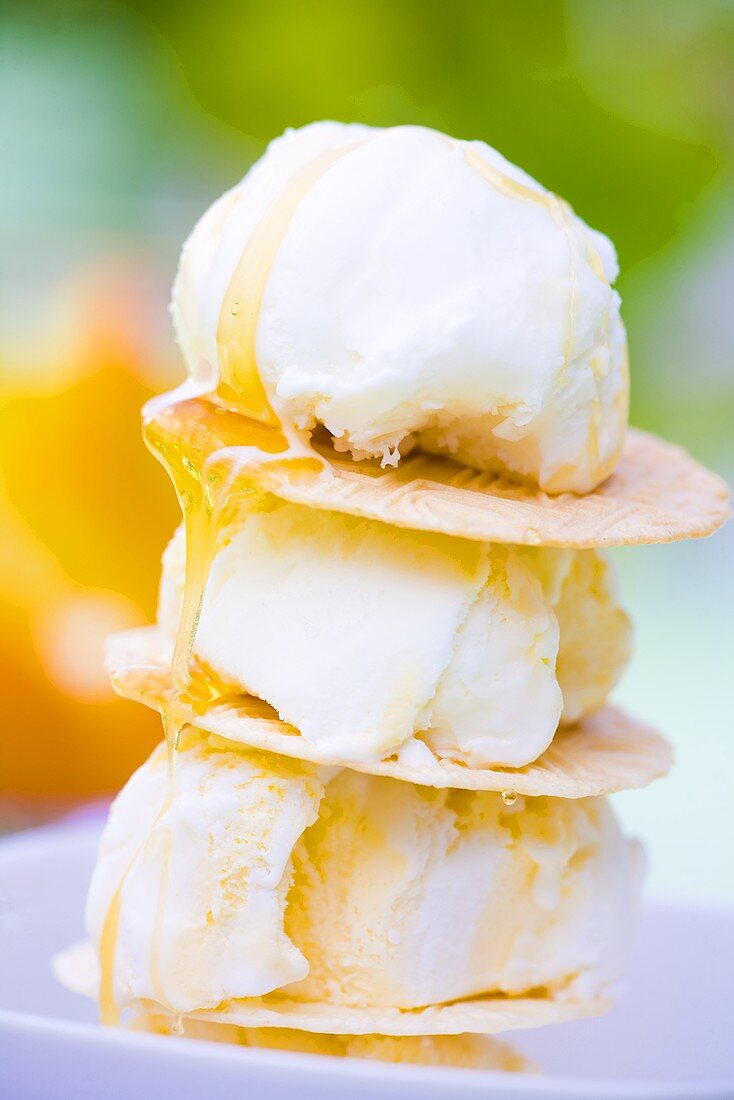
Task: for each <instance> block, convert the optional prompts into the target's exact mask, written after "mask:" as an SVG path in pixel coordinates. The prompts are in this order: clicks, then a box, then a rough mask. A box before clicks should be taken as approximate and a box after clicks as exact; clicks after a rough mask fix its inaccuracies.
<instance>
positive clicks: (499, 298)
mask: <svg viewBox="0 0 734 1100" xmlns="http://www.w3.org/2000/svg"><path fill="white" fill-rule="evenodd" d="M616 275H617V261H616V256H615V252H614V248H613V246H612V245H611V243H610V242H609V240H608V239H607V238H606V237H604V236H603V235H601V234H600V233H597V232H595V231H594V230H592V229H590V228H589V227H588V226H586V225H585V224H584V223H583V222H582V221H581V220H580V219H579V218H578V217H576V215H575V214H574V213H573V212H572V211H571V210H570V208H569V207H568V206H567V205H566V204H565V203H564V202H562V201H561V200H560V199H559V198H557V197H556V196H555V195H552V194H551V193H550V192H548V191H546V190H545V189H544V188H542V187H541V186H540V185H539V184H538V183H536V182H535V181H534V180H533V179H531V178H530V177H529V176H527V175H526V174H525V173H524V172H522V171H521V170H520V169H518V168H516V167H515V166H513V165H512V164H510V163H509V162H507V161H506V160H505V159H504V158H503V157H502V156H501V155H500V154H499V153H497V152H496V151H495V150H494V149H492V148H491V147H490V146H488V145H485V144H484V143H483V142H478V141H476V142H464V141H457V140H454V139H451V138H448V137H446V136H445V135H443V134H440V133H438V132H436V131H432V130H428V129H423V128H420V127H414V126H401V127H395V128H392V129H373V128H370V127H366V126H361V125H356V124H351V125H345V124H341V123H335V122H320V123H314V124H312V125H310V126H306V127H304V128H303V129H301V130H291V131H287V132H286V133H285V134H284V135H283V136H282V137H280V138H278V139H277V140H276V141H274V142H273V143H272V144H271V145H270V146H269V148H268V150H267V152H266V153H265V155H264V156H263V157H262V158H261V160H259V161H258V162H257V164H256V165H255V166H254V167H253V168H252V169H251V171H250V172H248V174H247V175H246V176H245V178H244V179H243V180H242V181H241V182H240V183H239V184H237V186H236V187H234V188H233V189H232V190H231V191H229V192H228V193H227V194H225V195H224V196H222V198H220V199H219V200H218V201H217V202H215V203H214V205H213V206H212V207H211V208H210V210H209V211H208V212H207V213H206V214H205V215H204V216H203V218H202V219H201V220H200V221H199V223H198V225H197V226H196V228H195V229H194V231H193V233H192V234H191V236H190V237H189V239H188V241H187V242H186V244H185V246H184V249H183V253H182V257H181V263H180V267H179V272H178V276H177V279H176V283H175V286H174V291H173V305H172V308H173V316H174V322H175V326H176V330H177V334H178V338H179V341H180V343H181V347H182V349H183V352H184V355H185V358H186V360H187V364H188V367H189V370H190V371H191V372H192V373H194V374H200V373H201V372H202V371H203V372H205V373H206V374H209V375H210V376H211V377H212V378H213V379H215V383H214V384H215V385H216V386H217V387H218V389H219V393H220V396H222V397H224V399H225V401H226V402H227V403H229V404H230V405H231V406H233V407H235V408H237V407H239V408H240V410H241V411H245V412H248V413H250V414H251V415H255V416H256V417H261V418H266V417H267V415H268V411H267V410H268V408H269V409H271V410H272V409H274V410H276V412H277V416H278V417H279V418H280V419H281V420H282V421H283V422H284V423H285V422H287V423H289V424H295V425H296V426H298V427H300V428H303V429H311V428H313V427H314V426H316V425H318V424H323V425H325V427H326V428H327V429H328V431H329V432H330V433H331V435H332V436H333V437H334V438H335V440H336V443H337V446H338V447H339V448H340V449H344V450H347V451H350V452H351V453H352V454H353V455H354V457H355V458H363V457H367V456H372V457H378V458H380V459H381V460H382V462H383V463H384V464H389V463H397V462H398V461H399V458H400V453H401V452H402V453H405V452H406V451H407V450H408V449H409V448H410V447H411V446H414V445H415V444H416V442H417V443H418V445H420V446H421V447H423V448H424V449H427V450H431V451H436V452H439V453H447V454H451V455H454V456H456V457H457V458H459V459H460V460H461V461H463V462H465V463H467V464H469V465H471V466H475V467H478V468H481V469H490V470H501V471H508V472H510V473H513V474H516V475H519V476H521V477H523V478H526V479H530V480H531V481H534V482H536V483H538V484H539V485H540V486H541V487H542V488H544V489H546V490H548V491H550V492H561V491H566V490H570V491H574V492H580V493H584V492H587V491H590V490H591V489H593V488H594V487H595V486H596V485H597V484H599V482H600V481H602V480H603V479H604V478H605V477H606V476H607V475H608V474H609V473H610V471H611V470H612V468H613V466H614V464H615V462H616V460H617V458H618V456H619V454H620V451H621V448H622V444H623V439H624V431H625V427H626V421H627V403H628V377H627V358H626V342H625V333H624V328H623V325H622V322H621V320H620V316H619V296H618V295H617V293H616V292H615V291H614V290H613V289H612V286H611V284H612V283H613V281H614V279H615V277H616ZM258 387H260V391H259V392H260V398H259V400H258V399H257V392H256V391H258ZM253 394H255V399H254V400H253Z"/></svg>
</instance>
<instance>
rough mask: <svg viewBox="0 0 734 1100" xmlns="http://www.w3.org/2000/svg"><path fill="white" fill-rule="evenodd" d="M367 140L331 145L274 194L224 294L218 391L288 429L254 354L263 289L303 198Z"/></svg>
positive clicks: (225, 400) (227, 401)
mask: <svg viewBox="0 0 734 1100" xmlns="http://www.w3.org/2000/svg"><path fill="white" fill-rule="evenodd" d="M361 144H363V142H354V143H351V144H349V145H342V146H340V147H339V148H338V149H330V150H328V151H327V152H325V153H321V154H320V155H319V156H317V157H314V158H313V160H310V161H308V162H307V163H306V164H305V165H304V166H303V167H302V168H301V169H300V170H299V171H297V172H296V173H294V175H293V176H292V177H291V178H290V179H289V180H288V181H287V182H286V183H285V184H284V186H283V187H282V188H281V189H280V190H279V191H278V192H277V193H276V195H275V197H274V198H273V199H272V200H271V202H270V205H269V206H268V208H267V210H266V212H265V216H264V217H263V218H262V219H261V221H260V222H259V224H258V225H257V226H256V227H255V229H254V231H253V233H252V236H251V237H250V240H249V241H248V243H247V246H246V248H245V250H244V252H243V253H242V257H241V258H240V261H239V263H238V265H237V268H236V270H235V273H234V275H233V277H232V279H231V280H230V283H229V286H228V287H227V291H226V293H225V295H224V301H223V303H222V308H221V312H220V314H219V325H218V328H217V352H218V358H219V383H218V385H217V397H218V398H219V400H220V401H221V403H222V404H224V405H225V406H227V407H228V408H231V409H234V410H236V411H237V412H240V413H243V414H244V415H245V416H250V417H252V418H253V419H255V420H261V421H263V422H264V423H266V424H271V425H273V426H275V427H278V428H280V430H281V431H283V432H285V433H287V432H288V426H287V424H281V423H280V421H279V419H278V417H277V415H276V414H275V412H274V410H273V407H272V404H271V402H270V400H269V398H268V395H267V394H266V392H265V386H264V384H263V381H262V378H261V375H260V371H259V369H258V364H257V357H256V354H255V337H256V333H257V326H258V322H259V320H260V310H261V307H262V299H263V292H264V290H265V284H266V283H267V281H268V276H269V275H270V269H271V268H272V266H273V261H274V259H275V257H276V255H277V252H278V249H279V248H280V246H281V244H282V242H283V238H284V237H285V234H286V231H287V229H288V226H289V225H290V223H291V219H292V218H293V215H294V214H295V212H296V210H297V209H298V206H299V204H300V202H301V200H302V199H303V198H304V196H305V195H306V193H307V192H308V191H310V189H311V187H313V185H314V184H315V183H316V182H317V181H318V180H319V179H320V178H321V177H322V176H323V174H324V172H326V170H327V169H328V168H330V167H331V166H332V165H333V164H334V163H335V162H336V161H338V160H340V159H341V158H342V157H344V156H346V154H347V153H350V152H351V151H352V150H353V149H356V148H358V146H359V145H361Z"/></svg>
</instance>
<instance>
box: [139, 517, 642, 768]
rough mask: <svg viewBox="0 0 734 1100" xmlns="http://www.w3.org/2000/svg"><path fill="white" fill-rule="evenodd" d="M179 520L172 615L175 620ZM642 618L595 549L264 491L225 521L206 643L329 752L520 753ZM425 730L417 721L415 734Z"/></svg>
mask: <svg viewBox="0 0 734 1100" xmlns="http://www.w3.org/2000/svg"><path fill="white" fill-rule="evenodd" d="M184 550H185V544H184V539H183V536H182V533H181V532H180V533H179V534H178V535H177V536H176V537H175V538H174V540H173V542H172V543H171V544H170V546H169V548H168V550H167V551H166V553H165V555H164V562H163V580H162V585H161V599H160V608H159V618H160V622H161V625H162V626H163V628H164V630H165V631H167V633H168V634H169V636H170V637H171V638H172V637H173V636H174V634H175V632H176V627H177V624H178V619H179V612H180V606H181V594H182V590H183V584H184V571H185V568H184ZM628 646H629V623H628V620H627V617H626V615H625V614H624V612H623V611H622V610H621V609H620V607H619V603H618V598H617V594H616V586H615V583H614V577H613V574H612V571H611V566H610V565H609V564H608V562H607V561H606V559H604V558H603V557H601V556H600V555H599V554H597V553H595V552H594V551H590V550H589V551H554V550H541V549H537V550H535V549H531V550H520V549H516V548H513V547H502V546H498V545H491V546H490V545H488V544H483V543H476V542H469V541H467V540H463V539H457V538H451V537H447V536H441V535H431V534H426V533H421V532H413V531H408V530H401V529H398V528H391V527H388V526H386V525H385V524H381V523H376V522H372V521H369V520H363V519H356V518H354V517H350V516H346V515H340V514H337V513H333V512H317V511H313V510H310V509H307V508H303V507H300V506H298V505H290V504H284V503H282V502H275V501H274V500H272V499H271V500H269V501H266V502H265V504H264V506H263V507H262V508H261V509H260V510H257V511H255V512H250V513H248V514H245V515H244V516H243V517H242V518H241V519H240V521H239V522H238V523H235V524H234V525H233V526H232V527H230V528H228V529H227V530H226V531H225V532H224V535H223V539H222V543H221V546H220V549H219V552H218V553H217V554H216V555H215V558H214V562H213V565H212V569H211V573H210V577H209V583H208V587H207V592H206V598H205V602H204V608H203V612H202V616H201V620H200V622H199V626H198V632H197V635H196V640H195V646H194V651H195V654H196V655H197V656H198V657H199V659H200V660H201V661H202V662H203V663H204V664H205V665H206V666H207V667H208V668H210V669H211V670H212V671H213V672H215V673H216V675H217V676H218V677H219V678H220V679H221V680H223V681H224V682H225V684H228V685H232V686H233V687H234V688H236V689H239V690H241V691H247V692H250V693H251V694H253V695H256V696H258V697H260V698H262V699H264V700H266V701H267V702H268V703H270V704H271V705H272V706H273V707H274V708H275V709H276V710H277V711H278V713H279V715H280V717H281V718H282V719H283V720H284V721H286V722H289V723H290V724H292V725H293V726H295V727H296V728H297V729H298V730H299V731H300V733H301V734H302V736H303V737H304V738H305V739H307V740H308V741H311V742H314V743H317V744H318V745H319V746H320V748H321V749H322V750H323V756H324V758H327V757H328V756H332V757H334V758H337V759H340V760H345V761H354V762H359V761H374V760H379V759H381V758H383V757H385V756H389V755H390V754H392V753H395V752H403V753H405V752H408V751H409V752H411V753H413V755H415V754H416V753H418V754H420V752H421V751H422V752H423V753H424V754H425V752H426V747H425V744H424V742H427V743H428V745H430V747H431V748H432V749H433V750H434V751H436V752H437V753H439V754H440V755H443V756H449V757H452V758H455V759H458V760H462V761H464V762H466V763H468V764H471V765H472V766H477V767H481V766H482V765H492V764H501V765H507V766H510V767H519V766H522V765H524V764H526V763H528V762H530V761H532V760H535V759H536V758H537V757H538V756H539V755H540V754H541V753H542V752H543V750H544V749H545V748H546V747H547V746H548V744H549V743H550V741H551V740H552V738H553V735H554V733H555V731H556V729H557V727H558V724H559V721H560V720H563V721H571V720H575V719H577V718H579V717H580V716H581V715H582V714H586V713H589V712H590V711H592V710H594V709H595V708H597V707H599V706H600V705H601V704H602V703H603V702H604V700H605V698H606V696H607V694H608V693H609V691H610V689H611V687H612V685H613V684H614V682H615V680H616V678H617V675H618V674H619V672H620V670H621V668H622V666H623V665H624V662H625V660H626V657H627V652H628ZM416 734H419V735H420V738H419V739H418V740H416V736H415V735H416Z"/></svg>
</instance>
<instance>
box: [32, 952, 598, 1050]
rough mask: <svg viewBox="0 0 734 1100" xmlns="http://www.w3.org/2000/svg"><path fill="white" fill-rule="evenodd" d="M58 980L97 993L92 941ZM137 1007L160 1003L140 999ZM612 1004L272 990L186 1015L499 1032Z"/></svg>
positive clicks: (57, 967) (62, 963) (392, 1030)
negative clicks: (401, 1004)
mask: <svg viewBox="0 0 734 1100" xmlns="http://www.w3.org/2000/svg"><path fill="white" fill-rule="evenodd" d="M54 971H55V974H56V977H57V978H58V980H59V981H60V982H61V983H62V985H64V986H66V987H67V989H71V990H72V991H73V992H74V993H81V994H83V995H84V996H87V997H92V998H94V999H96V996H97V988H98V985H99V971H98V967H97V960H96V956H95V952H94V947H93V946H92V944H91V943H81V944H76V945H75V946H74V947H71V948H69V949H68V950H67V951H64V952H62V953H61V954H60V955H58V956H57V957H56V958H55V960H54ZM135 1007H136V1008H138V1009H139V1010H142V1011H148V1012H160V1011H161V1008H160V1006H158V1005H154V1004H152V1003H150V1002H143V1001H141V1002H140V1003H139V1004H138V1005H136V1006H135ZM610 1007H611V1000H610V999H607V998H604V997H596V998H587V999H584V998H581V997H575V996H573V995H571V994H570V993H565V992H564V993H561V994H557V995H551V994H548V993H539V994H538V995H537V996H531V997H502V996H496V997H489V996H488V997H475V998H473V999H472V1000H468V1001H454V1002H453V1003H450V1004H443V1005H431V1006H430V1007H428V1008H413V1009H400V1008H384V1007H379V1006H367V1007H361V1006H360V1007H354V1006H350V1005H330V1004H311V1003H308V1002H306V1001H293V1000H288V999H285V998H281V997H277V996H275V995H274V994H270V995H268V996H267V997H252V998H248V999H246V1000H238V1001H225V1002H224V1003H223V1004H221V1005H219V1006H218V1007H217V1008H216V1009H208V1010H203V1011H200V1012H191V1013H187V1019H188V1018H190V1019H196V1020H210V1021H212V1022H213V1023H218V1024H235V1025H236V1026H238V1027H286V1028H294V1029H296V1030H298V1031H314V1032H319V1033H322V1034H324V1033H325V1034H329V1035H461V1034H463V1033H465V1032H471V1033H474V1034H480V1035H498V1034H500V1033H501V1032H503V1031H516V1030H520V1029H522V1028H531V1027H545V1026H546V1025H547V1024H560V1023H564V1022H566V1021H568V1020H578V1019H581V1018H582V1017H584V1016H598V1015H600V1014H601V1013H602V1012H605V1011H606V1010H607V1009H608V1008H610Z"/></svg>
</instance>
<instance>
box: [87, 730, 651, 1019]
mask: <svg viewBox="0 0 734 1100" xmlns="http://www.w3.org/2000/svg"><path fill="white" fill-rule="evenodd" d="M174 782H175V789H176V797H175V798H171V797H170V793H171V792H170V790H169V787H168V778H167V772H166V763H165V753H164V752H163V751H162V750H161V749H159V750H158V751H156V752H155V753H154V754H153V756H152V757H151V758H150V760H149V761H148V762H147V763H146V764H144V765H143V767H142V768H140V769H139V771H138V772H137V773H136V774H135V775H134V776H133V777H132V778H131V780H130V781H129V783H128V784H127V786H126V788H125V789H124V791H123V792H122V794H121V795H120V796H119V797H118V799H117V801H116V802H115V803H114V804H113V807H112V810H111V814H110V820H109V823H108V825H107V828H106V830H105V832H104V834H103V837H102V841H101V845H100V850H99V857H98V861H97V866H96V869H95V872H94V877H93V881H92V885H91V890H90V895H89V901H88V905H87V924H88V929H89V932H90V934H91V936H92V939H93V940H94V942H95V943H96V944H97V946H98V948H99V945H100V943H101V941H102V940H103V939H104V929H105V924H106V921H107V919H108V914H109V911H110V904H111V899H112V898H114V897H115V896H116V895H117V896H118V897H119V901H120V906H119V926H118V934H117V938H116V942H115V944H114V951H113V954H112V956H111V962H112V966H113V971H112V973H113V978H114V980H113V989H114V995H115V1000H116V1002H117V1004H118V1005H119V1006H120V1007H125V1006H132V1007H135V1006H136V1005H139V1003H140V1001H141V1000H143V1001H146V1002H151V1001H152V1002H157V1003H158V1004H160V1005H162V1006H164V1007H165V1008H166V1009H168V1010H170V1011H172V1012H175V1013H186V1012H190V1011H193V1010H195V1009H205V1008H213V1007H216V1006H217V1005H219V1004H220V1003H221V1002H223V1001H225V1000H230V999H238V998H247V997H256V996H259V995H262V994H267V993H268V992H271V991H276V990H277V991H280V992H281V993H282V994H283V995H284V996H287V997H290V998H294V999H297V1000H300V1001H303V1002H321V1003H323V1002H328V1003H330V1004H332V1005H357V1006H395V1007H399V1008H411V1007H418V1006H425V1005H431V1004H440V1003H442V1002H446V1001H451V1000H454V999H459V998H466V997H472V996H476V995H479V994H487V993H508V994H519V993H523V992H528V991H531V990H538V989H545V990H547V991H549V992H554V993H558V994H561V995H562V994H563V993H564V992H571V991H573V992H574V993H578V994H579V995H584V996H586V995H588V996H593V995H595V994H597V993H600V992H604V991H608V990H609V987H610V986H611V985H612V984H613V983H614V982H615V981H616V979H617V977H618V974H619V971H620V967H621V965H622V963H623V959H624V955H625V953H626V948H627V940H628V936H629V934H630V928H631V924H632V921H631V915H632V914H633V912H634V910H635V908H636V904H637V893H638V879H639V858H638V851H637V848H636V846H635V845H631V844H630V843H629V842H628V841H627V840H625V839H624V838H623V836H622V834H621V833H620V831H619V828H618V826H617V824H616V822H615V819H614V817H613V815H612V813H611V811H610V810H609V808H608V807H607V805H606V803H605V802H604V800H603V799H582V800H578V801H573V800H562V799H547V798H537V799H522V798H519V799H517V801H516V802H515V803H514V805H511V806H508V805H506V804H505V802H504V801H503V799H502V798H501V796H500V795H497V794H494V793H491V792H478V793H477V792H465V791H446V790H443V791H437V790H433V789H431V788H423V787H416V786H414V785H412V784H409V783H402V782H399V781H396V780H392V779H384V778H377V777H374V776H366V775H360V774H358V773H355V772H351V771H347V770H343V771H337V772H334V771H331V772H330V771H327V770H322V771H321V772H317V771H316V770H315V769H313V768H311V767H308V766H307V765H304V764H300V763H294V762H288V761H285V760H283V759H279V758H277V757H273V756H267V755H265V754H259V753H254V752H252V751H250V750H244V749H239V748H238V749H235V748H234V747H233V746H231V745H230V744H228V743H227V742H224V741H221V740H219V739H217V738H207V737H206V736H205V735H200V734H198V733H197V731H194V730H192V729H190V728H189V729H187V730H186V731H185V732H184V736H183V738H182V742H181V747H180V751H179V753H178V755H177V758H176V762H175V778H174Z"/></svg>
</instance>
